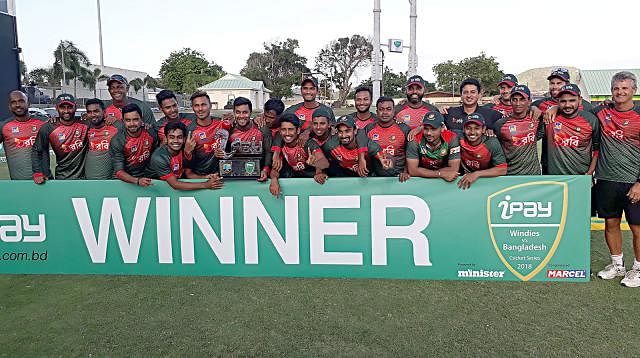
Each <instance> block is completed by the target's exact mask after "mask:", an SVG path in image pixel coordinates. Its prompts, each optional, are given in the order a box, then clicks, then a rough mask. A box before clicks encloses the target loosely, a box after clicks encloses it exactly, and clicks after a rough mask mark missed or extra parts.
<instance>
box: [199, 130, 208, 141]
mask: <svg viewBox="0 0 640 358" xmlns="http://www.w3.org/2000/svg"><path fill="white" fill-rule="evenodd" d="M198 136H199V137H200V139H202V140H204V139H207V134H206V133H205V132H200V133H199V134H198Z"/></svg>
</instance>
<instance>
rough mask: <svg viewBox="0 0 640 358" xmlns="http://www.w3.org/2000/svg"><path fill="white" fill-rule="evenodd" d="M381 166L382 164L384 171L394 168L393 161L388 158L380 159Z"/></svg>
mask: <svg viewBox="0 0 640 358" xmlns="http://www.w3.org/2000/svg"><path fill="white" fill-rule="evenodd" d="M380 164H382V169H384V170H389V169H391V168H393V160H392V159H391V158H389V157H387V156H383V157H382V158H380Z"/></svg>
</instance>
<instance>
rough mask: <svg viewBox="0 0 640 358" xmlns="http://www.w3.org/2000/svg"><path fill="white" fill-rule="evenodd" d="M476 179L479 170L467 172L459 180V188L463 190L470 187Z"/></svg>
mask: <svg viewBox="0 0 640 358" xmlns="http://www.w3.org/2000/svg"><path fill="white" fill-rule="evenodd" d="M476 180H478V173H477V172H472V173H467V174H465V175H464V176H463V177H462V179H460V181H459V182H458V188H460V189H462V190H466V189H469V188H470V187H471V184H473V183H474V182H475V181H476Z"/></svg>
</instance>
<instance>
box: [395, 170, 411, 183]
mask: <svg viewBox="0 0 640 358" xmlns="http://www.w3.org/2000/svg"><path fill="white" fill-rule="evenodd" d="M398 179H400V182H401V183H404V182H406V181H407V180H409V179H411V175H409V173H407V172H402V173H400V175H398Z"/></svg>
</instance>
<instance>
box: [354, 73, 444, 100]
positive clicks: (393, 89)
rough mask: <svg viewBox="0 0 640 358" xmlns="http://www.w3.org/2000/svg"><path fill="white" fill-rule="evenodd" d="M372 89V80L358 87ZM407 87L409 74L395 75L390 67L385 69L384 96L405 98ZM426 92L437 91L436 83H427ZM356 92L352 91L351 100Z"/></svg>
mask: <svg viewBox="0 0 640 358" xmlns="http://www.w3.org/2000/svg"><path fill="white" fill-rule="evenodd" d="M360 86H364V87H372V86H373V82H372V81H371V78H369V79H367V80H364V81H362V82H361V83H360V84H359V85H358V87H360ZM406 86H407V74H406V73H405V72H398V73H394V72H393V71H392V70H391V69H390V68H389V67H387V66H385V67H384V72H383V75H382V90H381V91H380V92H381V94H382V95H385V96H388V97H391V98H404V97H405V93H406ZM424 90H425V92H432V91H435V90H436V85H435V84H434V83H430V82H427V83H426V85H425V88H424ZM354 96H355V92H354V91H351V93H350V94H349V98H354Z"/></svg>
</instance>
